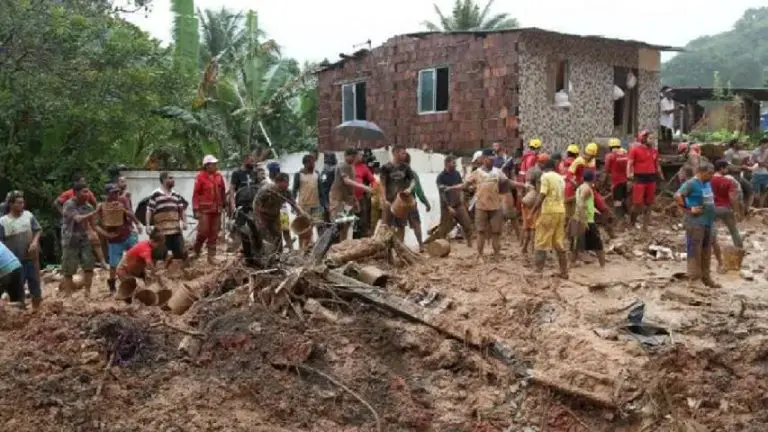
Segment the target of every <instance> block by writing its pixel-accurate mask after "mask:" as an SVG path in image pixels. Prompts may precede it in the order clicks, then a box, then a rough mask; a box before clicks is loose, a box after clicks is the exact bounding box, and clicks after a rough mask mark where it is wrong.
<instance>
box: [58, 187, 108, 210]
mask: <svg viewBox="0 0 768 432" xmlns="http://www.w3.org/2000/svg"><path fill="white" fill-rule="evenodd" d="M74 197H75V190H74V189H69V190H65V191H64V192H62V193H61V195H59V197H58V198H57V199H56V201H57V202H58V203H59V204H64V203H65V202H67V201H69V200H71V199H72V198H74ZM85 200H86V201H88V204H91V205H93V206H96V205H97V204H98V203H97V202H96V195H94V194H93V192H91V191H88V195H87V197H86V199H85Z"/></svg>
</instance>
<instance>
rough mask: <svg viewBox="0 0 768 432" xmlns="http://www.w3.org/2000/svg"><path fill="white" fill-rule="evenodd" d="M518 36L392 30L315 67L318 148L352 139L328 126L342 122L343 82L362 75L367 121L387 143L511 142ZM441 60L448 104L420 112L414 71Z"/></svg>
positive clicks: (456, 145)
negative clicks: (358, 52) (365, 48)
mask: <svg viewBox="0 0 768 432" xmlns="http://www.w3.org/2000/svg"><path fill="white" fill-rule="evenodd" d="M518 37H519V34H518V33H490V34H486V35H476V34H433V35H425V36H420V37H410V36H396V37H394V38H392V39H390V40H388V41H387V42H386V43H384V45H382V46H380V47H377V48H375V49H373V50H372V51H371V52H370V53H368V54H367V55H362V56H359V57H357V58H353V59H348V60H346V61H344V62H341V63H340V64H337V65H335V66H332V67H330V68H328V69H326V70H324V71H321V72H320V73H319V75H318V92H319V94H318V99H319V100H318V104H319V106H318V144H319V148H320V149H321V150H322V151H325V150H342V149H344V148H347V147H348V146H351V145H354V143H350V142H346V141H345V140H344V139H341V138H339V137H338V136H337V135H336V134H334V131H333V128H334V127H335V126H336V125H338V124H340V123H341V121H342V85H343V84H345V83H350V82H356V81H361V80H364V81H365V82H366V111H367V112H366V120H369V121H372V122H374V123H376V124H378V125H379V127H381V129H382V130H383V131H384V132H385V133H386V135H387V144H390V145H394V144H401V145H405V146H407V147H415V148H424V149H430V150H435V151H439V152H453V153H455V154H461V155H464V154H470V153H472V152H473V151H475V150H477V149H479V148H483V147H488V146H490V144H491V143H492V142H493V141H495V140H500V141H505V142H516V141H515V140H516V138H517V121H516V117H515V116H514V113H515V111H516V108H517V100H518V98H517V92H516V89H517V71H518V61H517V49H516V47H517V39H518ZM440 66H448V68H449V79H448V86H449V102H448V110H447V112H441V113H430V114H419V113H418V109H417V104H418V94H417V93H418V81H419V78H418V75H419V71H420V70H422V69H425V68H431V67H440ZM379 144H383V143H379ZM379 144H377V143H374V145H379Z"/></svg>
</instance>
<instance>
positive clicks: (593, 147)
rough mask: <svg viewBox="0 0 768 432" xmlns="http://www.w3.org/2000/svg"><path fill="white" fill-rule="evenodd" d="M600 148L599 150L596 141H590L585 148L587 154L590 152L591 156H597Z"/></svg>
mask: <svg viewBox="0 0 768 432" xmlns="http://www.w3.org/2000/svg"><path fill="white" fill-rule="evenodd" d="M598 150H599V148H598V147H597V144H595V143H589V144H587V146H586V147H585V148H584V153H586V154H588V155H590V156H597V152H598Z"/></svg>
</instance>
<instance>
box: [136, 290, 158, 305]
mask: <svg viewBox="0 0 768 432" xmlns="http://www.w3.org/2000/svg"><path fill="white" fill-rule="evenodd" d="M133 298H135V299H136V300H138V301H140V302H141V303H142V304H143V305H144V306H154V305H156V304H157V294H155V292H154V291H152V290H151V289H149V288H139V289H137V290H136V293H135V294H134V295H133Z"/></svg>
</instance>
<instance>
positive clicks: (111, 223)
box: [98, 183, 141, 293]
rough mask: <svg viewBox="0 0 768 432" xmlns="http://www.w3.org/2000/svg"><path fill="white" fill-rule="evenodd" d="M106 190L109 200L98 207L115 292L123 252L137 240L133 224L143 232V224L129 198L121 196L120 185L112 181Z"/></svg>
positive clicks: (111, 291) (138, 230) (111, 283)
mask: <svg viewBox="0 0 768 432" xmlns="http://www.w3.org/2000/svg"><path fill="white" fill-rule="evenodd" d="M106 192H107V200H106V201H105V202H104V203H102V204H101V205H100V206H99V207H98V218H99V221H100V224H101V226H102V228H104V231H106V232H107V235H106V237H107V245H108V249H107V252H108V255H109V256H108V259H109V279H107V286H108V287H109V292H110V293H114V292H115V290H116V289H117V285H116V284H117V273H116V272H117V265H118V264H120V260H121V259H122V258H123V253H124V252H125V251H127V250H128V249H130V248H132V247H133V246H134V245H135V244H136V242H137V239H136V237H134V236H132V235H131V233H132V229H133V226H134V225H135V226H136V231H137V232H139V233H141V224H140V222H139V220H138V219H137V218H136V216H135V215H134V214H133V210H131V208H130V207H129V206H130V204H129V203H128V200H127V199H126V198H125V197H124V196H121V192H122V191H121V190H120V187H118V186H117V185H116V184H113V183H110V184H108V185H107V187H106Z"/></svg>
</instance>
